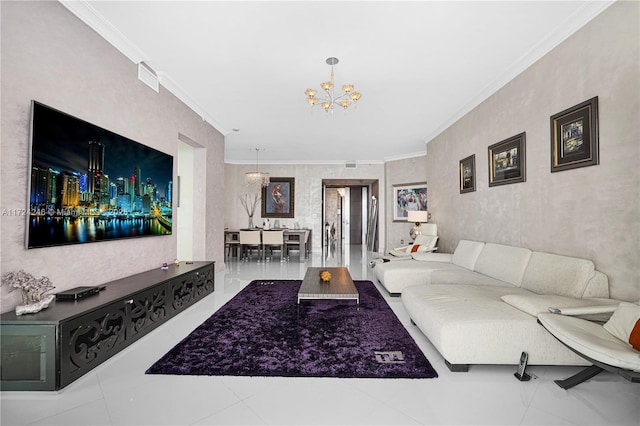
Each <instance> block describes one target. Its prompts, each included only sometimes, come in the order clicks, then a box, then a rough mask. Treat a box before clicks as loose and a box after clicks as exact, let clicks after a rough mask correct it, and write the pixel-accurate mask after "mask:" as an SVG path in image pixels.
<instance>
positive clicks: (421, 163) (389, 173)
mask: <svg viewBox="0 0 640 426" xmlns="http://www.w3.org/2000/svg"><path fill="white" fill-rule="evenodd" d="M426 161H427V159H426V157H425V156H420V157H415V158H407V159H403V160H394V161H388V162H387V163H385V177H386V182H387V185H386V188H385V191H384V195H385V197H386V200H387V207H386V209H385V211H384V213H385V215H386V216H385V217H386V224H387V249H391V248H394V247H400V246H402V245H403V244H402V243H401V241H402V240H404V245H407V244H408V242H409V241H412V240H411V237H410V236H409V231H410V230H411V228H412V227H413V225H414V224H413V223H407V222H406V221H402V222H400V221H399V222H394V221H393V209H394V207H395V199H394V198H395V196H394V193H393V187H394V186H397V185H400V186H402V185H406V184H408V183H417V182H427V166H426ZM430 191H431V188H430V187H429V182H427V209H428V210H431V206H430V205H429V192H430Z"/></svg>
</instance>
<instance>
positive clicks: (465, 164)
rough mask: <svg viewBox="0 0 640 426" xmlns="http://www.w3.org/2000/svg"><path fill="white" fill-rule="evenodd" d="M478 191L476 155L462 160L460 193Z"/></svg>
mask: <svg viewBox="0 0 640 426" xmlns="http://www.w3.org/2000/svg"><path fill="white" fill-rule="evenodd" d="M475 190H476V155H475V154H473V155H470V156H469V157H467V158H463V159H462V160H460V193H461V194H464V193H467V192H473V191H475Z"/></svg>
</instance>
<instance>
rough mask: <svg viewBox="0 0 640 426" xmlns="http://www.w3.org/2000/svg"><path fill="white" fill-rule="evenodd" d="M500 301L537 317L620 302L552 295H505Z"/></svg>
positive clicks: (614, 304) (615, 304)
mask: <svg viewBox="0 0 640 426" xmlns="http://www.w3.org/2000/svg"><path fill="white" fill-rule="evenodd" d="M502 300H503V301H504V302H505V303H507V304H509V305H511V306H513V307H514V308H516V309H519V310H521V311H522V312H526V313H528V314H529V315H533V316H534V317H535V316H538V314H541V313H543V312H549V308H555V309H562V308H576V307H584V306H609V305H611V306H617V305H618V304H619V303H620V301H618V300H612V299H576V298H575V297H566V296H556V295H552V294H533V293H530V294H507V295H505V296H502Z"/></svg>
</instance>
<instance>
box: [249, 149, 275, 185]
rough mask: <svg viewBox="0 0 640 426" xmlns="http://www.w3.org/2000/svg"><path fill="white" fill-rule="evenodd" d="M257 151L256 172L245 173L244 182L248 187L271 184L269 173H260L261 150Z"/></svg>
mask: <svg viewBox="0 0 640 426" xmlns="http://www.w3.org/2000/svg"><path fill="white" fill-rule="evenodd" d="M255 150H256V171H255V172H247V173H245V174H244V182H245V183H246V184H247V185H260V186H267V185H269V182H270V178H269V173H260V169H259V168H258V153H259V152H260V148H255Z"/></svg>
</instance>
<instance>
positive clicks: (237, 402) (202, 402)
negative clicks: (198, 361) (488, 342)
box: [0, 247, 640, 426]
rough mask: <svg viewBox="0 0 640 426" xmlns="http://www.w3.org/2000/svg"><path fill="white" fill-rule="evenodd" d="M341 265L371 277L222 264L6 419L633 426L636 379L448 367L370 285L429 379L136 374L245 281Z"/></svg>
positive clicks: (327, 258)
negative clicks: (426, 366)
mask: <svg viewBox="0 0 640 426" xmlns="http://www.w3.org/2000/svg"><path fill="white" fill-rule="evenodd" d="M333 265H347V266H349V269H350V271H351V275H352V276H353V278H354V279H371V277H372V274H371V270H370V269H369V267H368V259H367V257H366V254H365V255H364V256H363V255H362V251H361V250H360V248H359V247H354V248H352V250H349V251H348V252H347V253H344V254H342V253H340V252H338V253H336V252H333V253H329V254H327V253H324V254H319V253H318V254H314V255H312V256H311V257H310V259H309V260H308V261H307V262H305V263H300V262H298V259H297V258H296V257H292V258H291V259H290V261H289V262H285V263H281V262H279V261H277V259H276V260H275V261H272V262H267V263H257V262H256V261H252V262H238V261H236V260H235V259H232V260H229V261H228V262H227V268H226V270H225V271H224V272H221V273H218V274H216V290H215V292H214V293H213V294H211V295H210V296H208V297H207V298H205V299H204V300H202V301H201V302H199V303H198V304H196V305H195V306H193V307H191V308H189V309H188V310H186V311H185V312H183V313H182V314H180V315H179V316H177V317H176V318H173V319H171V320H170V321H169V322H167V323H166V324H164V325H162V326H161V327H160V328H158V329H157V330H154V331H153V332H151V333H150V334H148V335H147V336H145V337H144V338H142V339H141V340H140V341H138V342H137V343H135V344H134V345H132V346H130V347H129V348H127V349H125V350H124V351H122V352H120V353H119V354H118V355H116V356H114V357H113V358H111V359H110V360H108V361H107V362H105V363H104V364H102V365H100V366H99V367H97V368H96V369H94V370H93V371H91V372H90V373H88V374H86V375H85V376H83V377H82V378H80V379H79V380H77V381H76V382H74V383H72V384H71V385H69V386H67V387H66V388H65V389H63V390H61V391H59V392H51V393H47V392H40V393H39V392H2V393H1V394H0V409H1V417H0V424H1V425H2V426H9V425H448V424H455V425H460V424H470V425H481V424H484V425H596V424H597V425H635V426H638V425H640V386H639V385H637V384H635V385H634V384H630V383H628V382H626V381H624V380H622V379H620V378H619V377H617V376H615V375H612V374H609V373H602V374H600V375H599V376H596V377H595V378H594V379H591V380H590V381H589V382H586V383H584V384H582V385H579V386H577V387H575V388H573V389H571V390H569V391H564V390H562V389H560V388H559V387H558V386H556V385H555V384H554V383H553V379H557V378H563V377H567V376H569V375H571V374H573V373H574V372H576V371H577V370H578V368H574V367H536V366H533V367H529V368H528V370H527V371H528V372H529V373H532V374H533V375H534V379H533V380H531V381H529V382H519V381H517V380H516V379H515V378H514V377H513V372H514V371H515V367H514V366H472V367H471V369H470V371H469V372H468V373H451V372H449V370H448V369H447V367H446V366H445V365H444V362H443V360H442V358H441V356H440V355H439V354H438V352H437V351H436V350H435V349H434V348H433V346H432V345H431V344H430V343H429V341H428V340H427V339H426V338H425V337H424V336H423V335H422V334H421V333H420V332H419V331H418V330H417V329H416V328H415V327H413V326H411V325H410V321H409V318H408V316H407V314H406V312H405V310H404V309H403V307H402V303H401V302H400V300H399V299H398V298H390V297H388V295H387V294H386V293H385V292H384V290H383V289H381V292H382V293H383V295H385V297H386V298H387V301H388V303H389V305H390V306H391V307H392V308H393V310H394V311H395V312H396V314H397V315H398V317H399V318H400V319H401V320H402V322H403V323H404V324H405V326H406V327H407V329H408V330H409V332H410V333H411V335H412V336H413V337H414V339H415V340H416V342H417V343H418V345H419V346H420V347H421V348H422V350H423V351H424V353H425V354H426V356H427V358H428V359H429V360H430V361H431V363H432V364H433V366H434V368H435V369H436V371H437V372H438V374H439V375H440V377H439V378H437V379H428V380H411V379H407V380H404V379H386V380H385V379H333V378H281V377H273V378H264V377H254V378H251V377H197V376H196V377H190V376H160V375H145V374H144V371H145V370H146V369H147V368H148V367H149V366H150V365H151V364H152V363H153V362H154V361H156V360H157V359H158V358H160V357H161V356H162V355H164V354H165V353H166V352H167V351H168V350H170V349H171V348H172V347H173V346H174V345H175V344H176V343H178V342H179V341H180V340H181V339H182V338H183V337H185V336H186V335H187V334H188V333H189V332H190V331H191V330H193V329H194V328H195V327H197V326H198V325H199V324H200V323H202V322H203V321H204V320H205V319H206V318H208V317H209V316H210V315H211V314H212V313H213V312H214V311H216V310H217V309H218V308H220V307H221V306H222V305H223V304H224V303H226V302H227V301H228V300H230V299H231V298H232V297H233V296H234V295H235V294H236V293H237V292H238V291H239V290H240V289H241V288H243V287H244V286H245V285H246V284H248V283H249V282H250V281H251V280H253V279H257V278H266V279H270V278H273V279H277V278H283V279H301V278H302V277H303V275H304V272H305V270H306V267H307V266H333Z"/></svg>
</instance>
